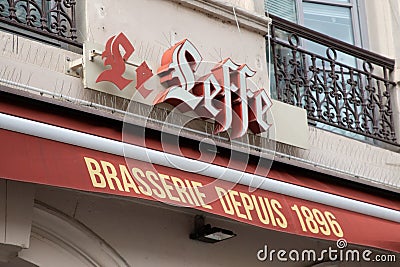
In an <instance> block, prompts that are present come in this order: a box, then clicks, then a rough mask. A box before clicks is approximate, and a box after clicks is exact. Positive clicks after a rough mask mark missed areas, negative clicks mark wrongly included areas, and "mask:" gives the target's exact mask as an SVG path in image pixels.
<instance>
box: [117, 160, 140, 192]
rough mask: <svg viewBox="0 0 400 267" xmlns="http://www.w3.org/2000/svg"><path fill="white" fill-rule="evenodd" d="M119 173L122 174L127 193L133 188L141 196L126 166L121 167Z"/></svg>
mask: <svg viewBox="0 0 400 267" xmlns="http://www.w3.org/2000/svg"><path fill="white" fill-rule="evenodd" d="M119 171H120V172H121V178H122V184H123V185H124V189H125V191H126V192H130V189H129V188H132V189H133V191H135V193H136V194H140V192H139V190H138V189H137V187H136V184H135V182H134V181H133V178H132V176H131V174H130V173H129V171H128V169H127V168H126V166H124V165H119Z"/></svg>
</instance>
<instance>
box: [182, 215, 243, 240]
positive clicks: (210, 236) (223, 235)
mask: <svg viewBox="0 0 400 267" xmlns="http://www.w3.org/2000/svg"><path fill="white" fill-rule="evenodd" d="M235 236H236V234H235V233H233V232H232V231H230V230H226V229H222V228H219V227H211V225H210V224H204V217H203V216H200V215H196V217H195V218H194V233H191V234H190V236H189V237H190V239H194V240H198V241H202V242H206V243H217V242H220V241H223V240H227V239H230V238H232V237H235Z"/></svg>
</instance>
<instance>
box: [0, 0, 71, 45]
mask: <svg viewBox="0 0 400 267" xmlns="http://www.w3.org/2000/svg"><path fill="white" fill-rule="evenodd" d="M75 6H76V1H75V0H0V22H1V23H4V24H6V25H11V26H13V27H15V28H17V29H24V30H27V31H29V32H33V33H36V34H39V35H42V36H47V37H49V38H51V39H56V40H59V41H62V42H65V43H68V44H72V45H78V43H77V42H76V39H77V35H76V31H77V30H76V18H75Z"/></svg>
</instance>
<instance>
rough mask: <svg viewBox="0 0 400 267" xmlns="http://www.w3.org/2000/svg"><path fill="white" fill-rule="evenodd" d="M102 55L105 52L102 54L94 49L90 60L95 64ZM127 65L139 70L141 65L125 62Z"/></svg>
mask: <svg viewBox="0 0 400 267" xmlns="http://www.w3.org/2000/svg"><path fill="white" fill-rule="evenodd" d="M102 54H103V52H101V51H99V50H96V49H92V50H90V54H89V60H90V61H91V62H93V61H94V58H95V57H98V56H101V55H102ZM125 64H127V65H130V66H133V67H136V68H139V65H138V64H135V63H133V62H129V61H125Z"/></svg>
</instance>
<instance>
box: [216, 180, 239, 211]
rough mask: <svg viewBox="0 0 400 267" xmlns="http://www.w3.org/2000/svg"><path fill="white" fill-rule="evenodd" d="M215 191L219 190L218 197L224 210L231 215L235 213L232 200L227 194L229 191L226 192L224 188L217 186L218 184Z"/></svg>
mask: <svg viewBox="0 0 400 267" xmlns="http://www.w3.org/2000/svg"><path fill="white" fill-rule="evenodd" d="M215 191H217V194H218V198H219V201H220V202H221V205H222V208H223V209H224V212H225V213H226V214H229V215H234V214H235V211H234V210H233V207H232V203H231V200H230V199H229V197H228V196H227V195H228V192H226V191H225V190H224V189H222V188H220V187H217V186H216V187H215ZM224 199H225V200H226V203H225V200H224Z"/></svg>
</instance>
